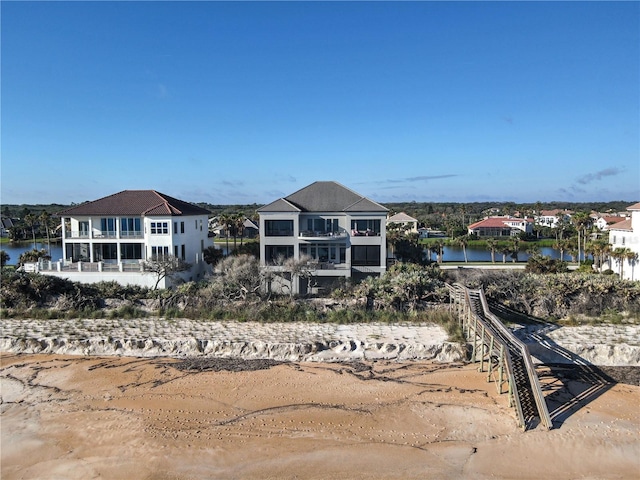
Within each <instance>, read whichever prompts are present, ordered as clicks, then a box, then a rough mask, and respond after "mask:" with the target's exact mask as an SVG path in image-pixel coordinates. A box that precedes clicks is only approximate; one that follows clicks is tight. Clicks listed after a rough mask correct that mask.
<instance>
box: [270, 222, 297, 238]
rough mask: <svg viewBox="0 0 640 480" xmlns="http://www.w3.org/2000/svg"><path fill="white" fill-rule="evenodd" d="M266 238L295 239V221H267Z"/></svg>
mask: <svg viewBox="0 0 640 480" xmlns="http://www.w3.org/2000/svg"><path fill="white" fill-rule="evenodd" d="M264 229H265V233H264V234H265V236H267V237H293V220H265V222H264Z"/></svg>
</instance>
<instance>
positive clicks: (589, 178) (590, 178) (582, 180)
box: [576, 167, 623, 185]
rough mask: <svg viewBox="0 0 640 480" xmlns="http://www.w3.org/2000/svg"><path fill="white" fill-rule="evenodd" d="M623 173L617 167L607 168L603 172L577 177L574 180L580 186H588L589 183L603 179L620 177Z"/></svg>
mask: <svg viewBox="0 0 640 480" xmlns="http://www.w3.org/2000/svg"><path fill="white" fill-rule="evenodd" d="M622 172H623V170H621V169H620V168H617V167H609V168H605V169H604V170H600V171H599V172H596V173H587V174H585V175H582V176H581V177H578V179H577V180H576V181H577V182H578V183H579V184H581V185H588V184H589V183H592V182H595V181H598V180H602V179H603V178H604V177H614V176H616V175H620V174H621V173H622Z"/></svg>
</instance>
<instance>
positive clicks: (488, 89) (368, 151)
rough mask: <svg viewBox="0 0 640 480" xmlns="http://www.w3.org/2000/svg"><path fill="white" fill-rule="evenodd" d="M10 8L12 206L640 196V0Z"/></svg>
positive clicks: (6, 99) (7, 67) (6, 179)
mask: <svg viewBox="0 0 640 480" xmlns="http://www.w3.org/2000/svg"><path fill="white" fill-rule="evenodd" d="M0 8H1V21H2V25H1V26H2V38H1V40H2V44H1V45H2V46H1V48H2V52H1V53H2V56H1V62H2V64H1V66H2V84H1V88H2V92H1V93H2V97H1V109H2V111H1V113H2V124H1V128H2V130H1V135H2V138H1V140H2V143H1V154H2V159H1V162H2V163H1V177H2V180H1V181H2V185H1V186H2V189H1V192H0V201H1V202H2V203H62V204H68V203H72V202H76V203H77V202H82V201H85V200H94V199H97V198H100V197H103V196H106V195H109V194H112V193H115V192H119V191H121V190H125V189H155V190H158V191H161V192H163V193H166V194H169V195H172V196H176V197H178V198H181V199H184V200H188V201H192V202H209V203H213V204H240V203H241V204H245V203H247V204H248V203H258V204H263V203H269V202H271V201H273V200H275V199H277V198H280V197H282V196H286V195H288V194H290V193H293V192H294V191H296V190H298V189H300V188H302V187H304V186H306V185H308V184H310V183H312V182H314V181H317V180H335V181H338V182H340V183H342V184H343V185H345V186H347V187H349V188H351V189H353V190H355V191H356V192H358V193H361V194H363V195H365V196H367V197H369V198H371V199H373V200H376V201H378V202H383V203H385V202H399V201H417V202H423V201H426V202H428V201H444V202H473V201H486V200H491V201H514V202H535V201H543V202H544V201H556V200H566V201H608V200H628V201H630V202H636V201H638V200H640V171H639V168H640V166H639V165H640V87H639V85H640V20H639V19H640V3H638V2H9V1H3V2H2V3H1V7H0Z"/></svg>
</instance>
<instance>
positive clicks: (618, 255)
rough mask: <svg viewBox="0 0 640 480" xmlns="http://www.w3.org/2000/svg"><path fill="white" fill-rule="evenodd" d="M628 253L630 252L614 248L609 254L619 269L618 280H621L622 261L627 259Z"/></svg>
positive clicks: (626, 249)
mask: <svg viewBox="0 0 640 480" xmlns="http://www.w3.org/2000/svg"><path fill="white" fill-rule="evenodd" d="M629 252H631V250H629V249H628V248H615V249H614V250H613V251H612V252H611V258H613V259H614V260H615V261H616V263H617V264H618V268H620V278H623V273H624V261H625V260H626V259H627V255H629ZM632 253H633V252H632Z"/></svg>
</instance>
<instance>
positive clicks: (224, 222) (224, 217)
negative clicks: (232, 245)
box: [219, 213, 231, 255]
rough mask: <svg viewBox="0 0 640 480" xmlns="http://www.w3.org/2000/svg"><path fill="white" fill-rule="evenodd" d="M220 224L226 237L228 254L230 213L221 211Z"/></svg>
mask: <svg viewBox="0 0 640 480" xmlns="http://www.w3.org/2000/svg"><path fill="white" fill-rule="evenodd" d="M219 222H220V225H222V226H223V227H224V232H225V237H226V239H227V255H229V229H230V225H231V215H229V214H226V213H223V214H222V215H220V220H219Z"/></svg>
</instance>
